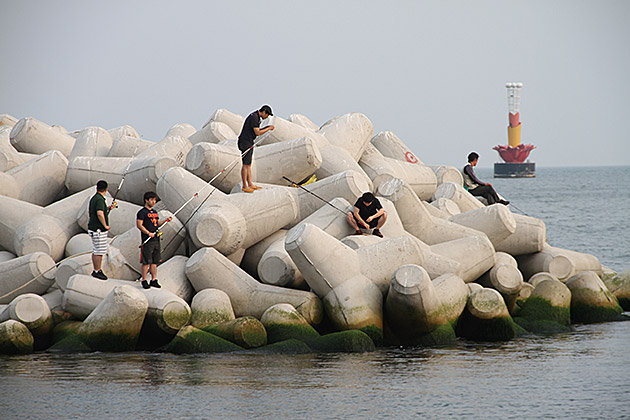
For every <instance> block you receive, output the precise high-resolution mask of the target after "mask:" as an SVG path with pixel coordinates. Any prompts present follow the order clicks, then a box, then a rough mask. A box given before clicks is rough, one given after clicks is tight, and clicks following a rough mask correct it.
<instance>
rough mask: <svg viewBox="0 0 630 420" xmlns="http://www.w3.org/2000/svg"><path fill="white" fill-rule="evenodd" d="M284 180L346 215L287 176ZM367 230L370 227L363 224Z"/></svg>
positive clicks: (342, 211)
mask: <svg viewBox="0 0 630 420" xmlns="http://www.w3.org/2000/svg"><path fill="white" fill-rule="evenodd" d="M282 178H283V179H285V180H287V181H289V182H290V183H291V184H292V185H293V186H294V187H298V188H302V189H303V190H304V191H306V192H307V193H309V194H312V195H314V196H315V197H317V198H319V199H320V200H322V201H323V202H324V203H326V204H328V205H329V206H330V207H332V208H334V209H335V210H339V211H340V212H341V213H343V215H344V216H345V215H346V212H345V211H344V210H341V209H340V208H338V207H336V206H334V205H333V204H332V203H330V202H328V201H326V200H324V199H323V198H321V197H320V196H319V195H317V194H315V193H314V192H313V191H310V190H307V189H306V188H304V187H303V186H301V185H300V184H298V183H296V182H293V181H291V180H290V179H289V178H287V177H286V176H283V177H282ZM361 224H362V225H363V226H364V227H365V228H366V229H369V227H368V226H366V225H364V224H363V223H361Z"/></svg>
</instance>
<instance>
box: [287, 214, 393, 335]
mask: <svg viewBox="0 0 630 420" xmlns="http://www.w3.org/2000/svg"><path fill="white" fill-rule="evenodd" d="M285 248H286V250H287V252H288V253H289V255H290V256H291V259H293V262H295V264H296V266H297V267H298V268H299V269H300V271H301V272H302V275H303V276H304V279H305V280H306V282H307V283H308V285H309V286H310V287H311V289H312V290H313V291H314V292H315V293H316V294H317V295H318V296H319V297H321V298H322V299H323V302H324V307H325V309H326V313H327V314H328V317H329V318H330V319H331V321H332V322H333V323H334V324H335V326H336V327H337V328H338V329H339V330H341V331H343V330H352V329H357V330H363V331H364V332H365V333H366V334H368V335H369V336H370V337H371V338H372V340H374V341H375V342H379V343H380V342H381V340H382V337H383V302H382V301H383V295H382V293H381V292H380V290H379V288H378V287H377V286H376V285H375V284H374V283H372V281H371V280H369V279H368V278H367V277H365V275H364V274H363V273H362V271H361V262H360V258H359V256H358V255H357V253H356V252H355V251H354V250H352V249H351V248H350V247H348V246H346V245H344V244H342V243H341V242H340V241H338V240H337V239H335V238H333V237H332V236H330V235H328V234H327V233H326V232H324V231H323V230H321V229H320V228H318V227H316V226H314V225H312V224H310V223H302V224H300V225H298V226H297V227H296V228H295V229H293V230H291V232H290V233H289V234H288V235H287V237H286V240H285ZM294 306H295V305H294ZM298 309H299V308H298Z"/></svg>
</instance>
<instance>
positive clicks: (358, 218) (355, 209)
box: [354, 207, 369, 228]
mask: <svg viewBox="0 0 630 420" xmlns="http://www.w3.org/2000/svg"><path fill="white" fill-rule="evenodd" d="M354 217H356V219H357V220H358V221H359V223H361V224H362V225H363V227H365V228H369V226H368V224H367V223H365V220H363V219H361V216H359V209H358V208H357V207H355V208H354Z"/></svg>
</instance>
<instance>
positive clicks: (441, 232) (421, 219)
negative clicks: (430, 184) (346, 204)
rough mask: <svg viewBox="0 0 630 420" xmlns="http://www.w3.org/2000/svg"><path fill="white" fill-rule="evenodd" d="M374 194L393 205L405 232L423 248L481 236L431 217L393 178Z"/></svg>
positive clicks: (413, 196) (405, 187)
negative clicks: (424, 245)
mask: <svg viewBox="0 0 630 420" xmlns="http://www.w3.org/2000/svg"><path fill="white" fill-rule="evenodd" d="M378 194H379V195H380V196H383V197H385V198H387V199H388V200H391V201H392V202H393V203H394V205H395V206H396V210H397V212H398V216H399V217H400V220H401V221H402V224H403V226H404V227H405V230H406V231H407V232H409V233H410V234H412V235H414V236H415V237H416V238H418V239H420V240H421V241H422V242H424V243H426V244H427V245H435V244H438V243H442V242H447V241H452V240H454V239H461V238H466V237H470V236H475V235H483V234H482V233H481V232H479V231H478V230H475V229H471V228H467V227H465V226H461V225H458V224H455V223H452V222H449V221H447V220H442V219H438V218H435V217H432V216H431V214H429V212H428V211H427V209H426V208H425V207H424V205H423V204H422V203H421V202H420V199H419V198H418V196H417V195H416V194H415V193H414V192H413V190H412V189H411V187H410V186H409V185H408V184H407V183H406V182H404V181H403V180H401V179H397V178H393V179H390V180H389V181H386V182H384V183H382V184H381V185H380V186H379V188H378Z"/></svg>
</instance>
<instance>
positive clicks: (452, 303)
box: [432, 273, 475, 325]
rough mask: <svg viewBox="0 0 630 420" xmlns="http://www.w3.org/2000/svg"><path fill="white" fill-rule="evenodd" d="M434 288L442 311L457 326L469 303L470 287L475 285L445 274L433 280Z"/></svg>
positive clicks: (453, 275)
mask: <svg viewBox="0 0 630 420" xmlns="http://www.w3.org/2000/svg"><path fill="white" fill-rule="evenodd" d="M432 281H433V286H434V287H435V293H436V294H437V296H438V299H439V300H440V302H441V303H442V311H443V312H444V316H445V317H446V320H447V321H448V322H449V323H450V324H451V325H455V324H456V322H457V320H458V319H459V317H460V315H461V314H462V312H463V311H464V308H465V307H466V303H467V302H468V295H469V294H470V293H469V291H468V286H469V285H473V284H475V283H468V284H466V283H464V280H462V279H461V278H460V277H459V276H457V275H455V274H450V273H449V274H443V275H441V276H439V277H438V278H436V279H433V280H432Z"/></svg>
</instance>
